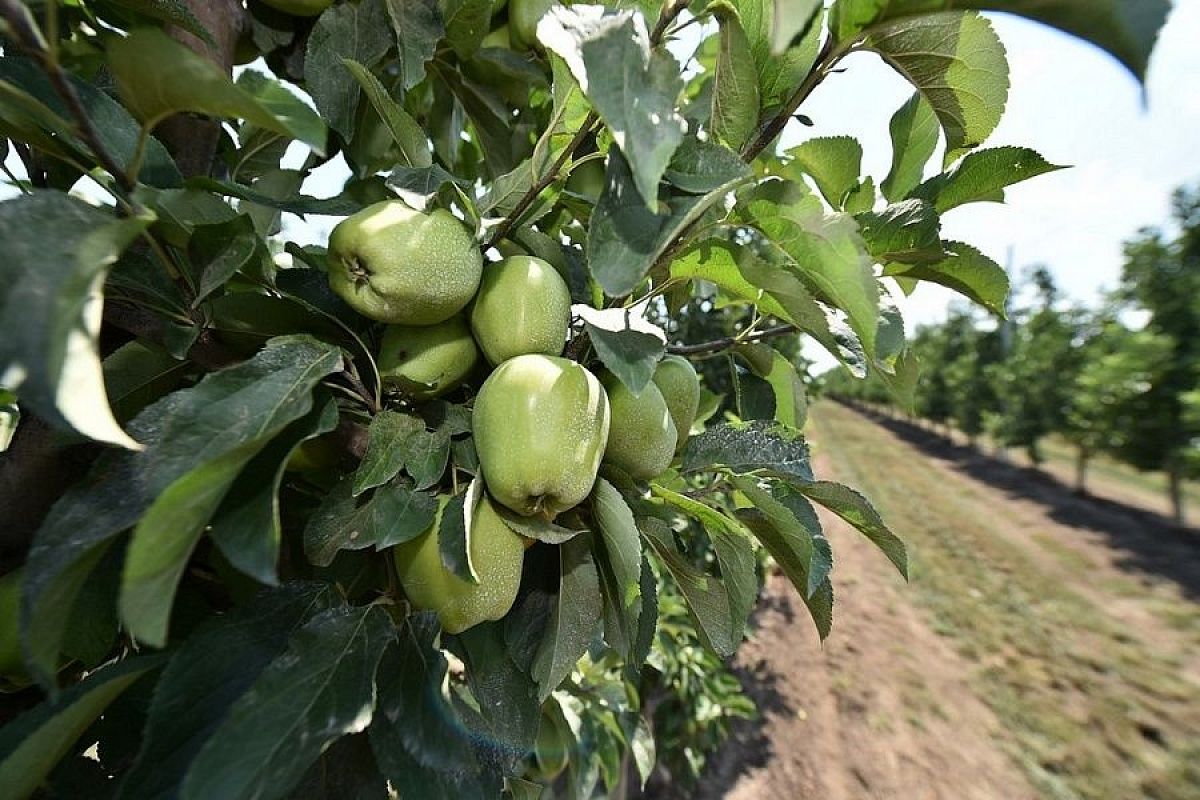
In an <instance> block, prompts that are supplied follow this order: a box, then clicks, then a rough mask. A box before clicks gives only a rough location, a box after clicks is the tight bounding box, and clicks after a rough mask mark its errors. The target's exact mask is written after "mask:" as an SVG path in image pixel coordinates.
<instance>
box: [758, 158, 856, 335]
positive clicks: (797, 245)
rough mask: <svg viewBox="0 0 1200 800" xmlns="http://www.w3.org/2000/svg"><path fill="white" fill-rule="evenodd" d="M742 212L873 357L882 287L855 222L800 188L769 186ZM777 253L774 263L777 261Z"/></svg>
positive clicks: (760, 188) (778, 183)
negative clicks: (834, 309) (836, 310)
mask: <svg viewBox="0 0 1200 800" xmlns="http://www.w3.org/2000/svg"><path fill="white" fill-rule="evenodd" d="M739 207H740V208H742V209H743V214H744V216H745V217H746V218H747V220H748V221H749V222H751V223H752V224H753V225H755V226H756V227H757V228H758V229H759V230H760V231H762V233H763V234H765V236H766V237H767V238H768V239H769V240H770V241H771V242H772V243H773V244H775V245H777V247H778V249H779V251H780V252H781V253H782V254H786V256H787V257H788V259H789V260H790V262H791V263H790V264H786V265H785V269H786V271H787V272H791V273H792V274H794V275H795V276H796V277H799V278H800V279H801V280H802V281H803V282H804V283H805V285H806V286H807V287H808V288H809V289H810V290H811V291H812V292H813V293H814V295H816V297H817V299H819V300H824V301H826V302H828V303H830V304H832V305H834V306H836V307H837V308H839V309H841V310H842V311H844V312H845V313H846V315H847V318H848V321H849V324H850V327H851V328H853V329H854V332H855V333H856V334H857V335H858V339H859V341H861V342H862V345H863V349H864V350H865V351H866V353H867V354H868V355H872V354H873V353H874V351H875V334H876V327H877V316H878V307H879V286H878V284H877V282H876V280H875V272H874V269H873V268H872V263H871V258H870V256H869V254H868V253H867V249H866V243H865V242H864V241H863V239H862V236H861V234H860V233H859V230H858V225H857V224H856V223H855V222H854V218H853V217H851V216H850V215H848V214H844V213H840V212H835V213H833V214H827V213H826V212H825V209H824V208H823V207H822V205H821V201H820V200H818V199H817V198H816V197H815V196H814V195H813V194H811V193H810V192H809V191H808V189H807V188H806V187H805V186H804V185H803V184H801V183H795V182H791V181H769V182H767V183H764V184H760V185H759V186H758V187H756V188H755V189H754V190H753V191H752V192H748V193H746V195H745V196H743V198H742V199H741V202H740V203H739ZM778 255H779V254H778V253H776V254H774V256H773V257H772V260H775V261H778V260H779V259H778Z"/></svg>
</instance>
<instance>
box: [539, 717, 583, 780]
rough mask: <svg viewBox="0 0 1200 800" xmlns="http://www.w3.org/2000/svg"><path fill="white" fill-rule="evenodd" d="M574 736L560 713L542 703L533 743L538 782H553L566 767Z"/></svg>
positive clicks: (569, 758)
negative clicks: (553, 711) (548, 708)
mask: <svg viewBox="0 0 1200 800" xmlns="http://www.w3.org/2000/svg"><path fill="white" fill-rule="evenodd" d="M574 738H575V737H574V736H573V735H572V733H571V729H570V727H568V726H567V723H566V720H565V719H563V718H562V713H561V712H559V713H558V714H554V713H552V712H550V711H548V710H547V708H546V706H545V705H543V706H542V714H541V719H540V720H539V722H538V732H537V739H536V740H535V741H534V744H533V760H534V768H535V769H534V777H535V778H536V779H537V781H538V782H539V783H553V782H554V779H555V778H557V777H558V776H559V775H560V774H561V773H562V771H563V770H564V769H566V768H567V763H568V762H569V761H570V760H571V744H572V742H573V741H574Z"/></svg>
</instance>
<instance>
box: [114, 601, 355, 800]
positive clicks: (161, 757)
mask: <svg viewBox="0 0 1200 800" xmlns="http://www.w3.org/2000/svg"><path fill="white" fill-rule="evenodd" d="M339 599H340V598H339V597H338V594H337V592H336V591H335V590H334V588H333V587H332V586H331V585H329V584H325V583H289V584H285V585H283V586H281V587H279V588H278V589H272V590H269V591H266V592H262V593H260V594H259V595H258V596H257V597H255V599H254V600H253V601H252V602H251V603H250V604H249V605H247V606H245V607H244V608H235V609H234V610H232V611H230V612H229V613H228V614H225V615H222V616H220V617H216V618H214V619H211V620H209V621H208V622H207V623H205V625H204V626H203V627H201V628H199V629H197V630H196V632H195V633H193V634H192V635H191V636H189V637H188V639H187V641H185V642H184V643H183V645H182V646H181V647H180V648H179V650H178V651H176V653H175V654H174V656H172V658H171V661H170V663H169V664H167V668H166V669H165V670H163V674H162V677H160V678H159V680H158V685H157V686H156V687H155V692H154V699H153V701H152V702H151V704H150V710H149V712H148V714H147V718H146V727H145V734H144V736H143V737H142V740H141V741H142V744H141V748H140V749H139V750H138V754H137V759H136V761H135V762H134V764H133V766H132V768H130V770H129V772H128V773H127V774H126V775H125V777H124V778H123V779H122V781H121V785H120V788H119V790H118V792H117V797H118V799H119V800H135V798H136V800H145V799H146V798H165V797H173V796H175V795H176V793H177V791H178V787H179V784H180V783H182V781H183V778H184V775H185V774H186V773H187V769H188V767H189V766H190V764H191V762H192V760H193V759H194V758H195V757H196V755H197V754H198V753H199V752H200V749H201V748H202V747H203V746H204V744H205V742H207V741H208V740H209V739H210V738H211V737H212V735H213V734H214V733H215V732H216V730H217V728H218V726H219V725H220V724H221V721H222V720H223V719H224V718H225V716H226V714H228V712H229V709H230V707H231V706H232V705H233V704H234V703H235V702H236V701H237V700H238V698H240V697H241V696H242V695H244V694H245V693H246V692H247V691H248V690H249V689H250V687H251V686H252V685H253V684H254V682H255V681H256V680H257V679H258V677H259V675H260V674H262V671H263V670H264V669H266V667H267V665H268V664H270V663H271V661H272V660H274V659H275V658H276V657H277V656H278V655H279V654H280V653H282V652H283V650H284V648H285V647H286V646H287V642H288V639H289V638H290V637H291V635H292V634H293V633H294V632H295V631H296V630H297V629H298V628H299V627H300V626H301V625H303V624H304V623H305V622H307V621H308V620H309V619H310V618H311V617H312V616H313V615H314V614H316V613H319V612H321V611H324V610H325V609H328V608H331V607H332V606H333V605H334V604H335V603H337V602H338V601H339Z"/></svg>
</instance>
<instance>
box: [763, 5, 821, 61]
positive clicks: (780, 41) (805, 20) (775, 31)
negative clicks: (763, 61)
mask: <svg viewBox="0 0 1200 800" xmlns="http://www.w3.org/2000/svg"><path fill="white" fill-rule="evenodd" d="M774 5H775V13H774V15H773V17H772V26H771V27H772V30H771V52H772V53H773V54H775V55H782V54H783V53H784V52H786V51H787V49H788V46H789V45H790V44H791V43H792V40H793V39H795V38H796V37H797V36H798V35H800V34H801V33H802V32H804V31H805V30H806V29H807V27H808V26H810V25H815V21H814V20H813V17H814V16H815V15H816V14H818V13H820V11H821V9H822V8H823V7H824V0H774Z"/></svg>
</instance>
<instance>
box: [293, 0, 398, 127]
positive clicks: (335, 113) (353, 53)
mask: <svg viewBox="0 0 1200 800" xmlns="http://www.w3.org/2000/svg"><path fill="white" fill-rule="evenodd" d="M384 12H385V8H384V4H383V3H380V2H365V3H338V4H337V5H335V6H332V7H331V8H329V9H327V10H326V11H325V12H324V13H323V14H321V16H320V18H318V19H317V24H316V25H315V26H314V27H313V29H312V33H310V34H309V36H308V47H307V48H306V50H305V54H304V83H305V86H306V88H307V89H308V93H309V94H310V95H312V99H313V102H314V103H316V106H317V110H318V111H320V112H321V116H322V117H324V118H325V120H326V121H327V122H328V123H329V127H331V128H333V129H334V130H335V131H337V132H338V133H340V134H341V135H342V138H343V139H345V140H346V141H349V140H350V139H351V137H353V136H354V125H355V112H356V111H357V110H358V97H359V94H358V92H359V84H358V82H357V81H356V80H355V79H354V76H352V75H351V73H350V72H348V71H347V70H346V68H345V67H344V66H342V65H343V64H344V63H345V61H346V60H351V61H355V62H357V63H359V64H361V65H363V66H364V67H366V68H368V69H369V68H371V67H373V66H375V62H377V61H378V60H379V59H381V58H383V55H384V53H386V52H387V50H388V48H389V47H390V46H391V45H392V43H393V38H392V36H391V35H390V30H389V26H388V22H387V19H385V18H384ZM380 116H383V115H382V114H380ZM384 119H385V120H386V119H387V118H386V117H384Z"/></svg>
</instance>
